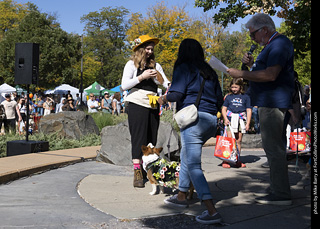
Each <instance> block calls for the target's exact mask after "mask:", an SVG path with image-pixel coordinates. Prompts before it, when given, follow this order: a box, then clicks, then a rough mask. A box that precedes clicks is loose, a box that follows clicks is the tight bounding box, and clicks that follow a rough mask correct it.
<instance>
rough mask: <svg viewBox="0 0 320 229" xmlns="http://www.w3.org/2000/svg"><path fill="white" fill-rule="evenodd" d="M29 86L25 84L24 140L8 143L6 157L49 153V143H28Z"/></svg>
mask: <svg viewBox="0 0 320 229" xmlns="http://www.w3.org/2000/svg"><path fill="white" fill-rule="evenodd" d="M29 86H30V85H29V84H27V123H26V140H25V141H24V140H17V141H8V142H7V156H8V157H9V156H16V155H20V154H27V153H39V152H45V151H49V142H47V141H29V118H30V110H29V104H30V101H29V99H30V98H29V93H30V92H29Z"/></svg>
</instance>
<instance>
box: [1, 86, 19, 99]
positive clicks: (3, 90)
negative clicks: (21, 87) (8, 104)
mask: <svg viewBox="0 0 320 229" xmlns="http://www.w3.org/2000/svg"><path fill="white" fill-rule="evenodd" d="M16 91H17V90H16V89H15V88H14V87H11V86H10V85H9V84H6V83H4V84H2V85H1V86H0V94H1V97H0V103H1V102H2V101H3V100H5V98H4V96H5V94H7V93H12V92H16Z"/></svg>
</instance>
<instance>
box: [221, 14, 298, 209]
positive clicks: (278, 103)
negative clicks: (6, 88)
mask: <svg viewBox="0 0 320 229" xmlns="http://www.w3.org/2000/svg"><path fill="white" fill-rule="evenodd" d="M245 26H246V28H247V29H249V32H250V37H251V39H252V40H253V41H255V42H256V43H258V44H259V45H261V46H264V48H263V50H262V51H261V53H260V54H259V56H258V57H257V59H256V61H255V62H254V59H253V56H252V55H248V54H247V53H246V54H245V55H244V56H243V59H242V62H243V63H244V64H246V65H247V66H248V67H250V68H251V71H240V70H238V69H234V68H230V69H227V72H228V73H229V74H230V75H231V76H232V77H234V78H243V79H246V80H249V81H250V89H249V90H250V96H251V102H252V104H251V105H252V106H258V107H259V118H260V128H261V137H262V143H263V147H264V151H265V152H266V155H267V158H268V162H269V166H270V188H268V189H267V190H266V193H265V194H264V195H263V196H261V195H259V196H260V197H258V198H256V201H257V202H258V203H261V204H275V205H290V204H292V201H291V193H290V185H289V179H288V165H287V161H286V146H285V143H284V140H283V139H284V138H283V136H285V130H286V129H285V127H286V123H285V114H286V111H287V110H288V109H290V108H292V104H291V98H292V93H293V91H294V74H293V73H294V69H293V56H294V50H293V45H292V43H291V41H290V40H289V39H288V38H287V37H286V36H284V35H281V34H279V33H278V32H277V31H276V28H275V25H274V22H273V21H272V19H271V17H270V16H269V15H267V14H262V13H258V14H256V15H254V16H253V17H252V18H251V19H250V20H249V21H248V22H247V24H246V25H245Z"/></svg>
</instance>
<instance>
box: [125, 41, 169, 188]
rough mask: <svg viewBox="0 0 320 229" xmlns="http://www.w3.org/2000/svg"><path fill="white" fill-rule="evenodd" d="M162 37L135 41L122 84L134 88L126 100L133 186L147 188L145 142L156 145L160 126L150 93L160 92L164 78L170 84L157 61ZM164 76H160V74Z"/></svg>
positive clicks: (156, 107)
mask: <svg viewBox="0 0 320 229" xmlns="http://www.w3.org/2000/svg"><path fill="white" fill-rule="evenodd" d="M158 43H159V39H158V38H152V37H150V36H149V35H142V36H140V37H139V38H137V39H135V40H134V41H132V42H131V45H132V49H133V52H134V53H133V55H132V57H131V60H129V61H128V62H127V64H126V65H125V67H124V70H123V76H122V82H121V87H122V89H123V90H130V92H129V94H128V96H127V97H126V99H125V102H126V103H128V107H127V108H126V109H127V110H128V121H129V131H130V134H131V145H132V150H131V153H132V162H133V167H134V180H133V186H134V187H139V188H143V187H144V183H143V176H142V170H141V158H142V152H141V146H142V145H145V146H146V145H148V144H149V143H152V144H153V145H156V143H157V134H158V128H159V122H160V117H159V106H151V104H150V102H149V97H148V96H156V95H157V89H158V85H159V84H160V82H161V83H162V85H163V86H164V87H165V88H167V87H168V84H169V83H170V82H169V80H168V79H167V77H166V76H165V74H164V72H163V69H162V67H161V66H160V64H158V63H156V61H155V56H154V46H155V45H157V44H158ZM159 77H160V78H159Z"/></svg>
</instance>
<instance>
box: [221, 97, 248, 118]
mask: <svg viewBox="0 0 320 229" xmlns="http://www.w3.org/2000/svg"><path fill="white" fill-rule="evenodd" d="M223 106H224V107H227V108H228V110H229V111H231V112H232V113H237V114H238V113H241V112H247V108H250V109H251V108H252V107H251V102H250V97H249V96H248V95H246V94H244V95H243V94H238V95H235V94H230V95H228V96H227V97H226V99H225V100H224V103H223Z"/></svg>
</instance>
